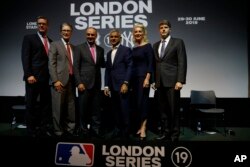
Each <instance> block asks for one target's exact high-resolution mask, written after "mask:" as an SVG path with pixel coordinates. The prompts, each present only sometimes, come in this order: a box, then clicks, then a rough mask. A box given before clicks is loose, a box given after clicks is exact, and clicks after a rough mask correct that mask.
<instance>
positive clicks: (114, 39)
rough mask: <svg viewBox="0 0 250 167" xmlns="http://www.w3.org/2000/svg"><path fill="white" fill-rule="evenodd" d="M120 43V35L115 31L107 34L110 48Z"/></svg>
mask: <svg viewBox="0 0 250 167" xmlns="http://www.w3.org/2000/svg"><path fill="white" fill-rule="evenodd" d="M120 41H121V35H120V33H119V32H117V31H113V32H111V33H110V34H109V42H110V44H111V45H112V47H115V46H117V45H118V44H119V43H120Z"/></svg>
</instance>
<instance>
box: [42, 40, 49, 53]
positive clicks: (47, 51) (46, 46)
mask: <svg viewBox="0 0 250 167" xmlns="http://www.w3.org/2000/svg"><path fill="white" fill-rule="evenodd" d="M43 44H44V48H45V50H46V53H47V55H48V54H49V45H48V39H47V37H46V36H43Z"/></svg>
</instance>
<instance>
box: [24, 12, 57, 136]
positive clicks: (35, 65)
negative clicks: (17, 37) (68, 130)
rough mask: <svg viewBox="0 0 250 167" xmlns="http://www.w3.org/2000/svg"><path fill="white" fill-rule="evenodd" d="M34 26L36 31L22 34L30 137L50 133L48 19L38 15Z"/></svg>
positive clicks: (27, 123) (49, 40) (27, 120)
mask: <svg viewBox="0 0 250 167" xmlns="http://www.w3.org/2000/svg"><path fill="white" fill-rule="evenodd" d="M37 28H38V32H37V33H36V34H31V35H26V36H24V38H23V43H22V65H23V71H24V76H23V80H24V81H25V100H26V125H27V132H28V135H31V136H37V135H46V134H47V135H49V134H48V131H49V123H50V122H49V119H50V118H51V116H50V114H51V109H50V108H51V106H50V103H51V94H50V87H49V70H48V49H49V46H50V42H52V40H51V39H50V38H48V37H47V31H48V19H47V18H46V17H44V16H39V17H37ZM38 98H39V99H40V100H39V102H38Z"/></svg>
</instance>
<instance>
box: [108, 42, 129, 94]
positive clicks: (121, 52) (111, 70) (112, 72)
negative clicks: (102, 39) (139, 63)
mask: <svg viewBox="0 0 250 167" xmlns="http://www.w3.org/2000/svg"><path fill="white" fill-rule="evenodd" d="M111 52H112V50H110V51H109V52H108V53H107V62H106V70H105V86H108V87H109V88H110V87H112V88H113V89H114V90H115V91H119V90H120V88H121V85H122V84H123V83H124V81H127V82H129V81H130V78H131V74H132V65H133V63H132V54H131V49H130V48H129V47H126V46H123V45H120V46H119V47H118V48H117V52H116V55H115V59H114V62H113V64H112V61H111Z"/></svg>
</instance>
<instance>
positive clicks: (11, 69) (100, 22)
mask: <svg viewBox="0 0 250 167" xmlns="http://www.w3.org/2000/svg"><path fill="white" fill-rule="evenodd" d="M0 9H1V10H0V14H1V15H0V18H1V23H2V24H1V40H0V46H1V49H0V75H1V80H0V96H24V82H23V80H22V76H23V70H22V64H21V44H22V39H23V36H24V35H25V34H30V33H35V32H36V17H37V16H39V15H45V16H47V17H48V18H49V21H50V22H49V36H50V37H51V38H52V39H53V40H58V39H59V38H60V35H59V25H60V24H61V23H62V22H70V23H72V24H73V26H74V32H73V37H72V43H73V44H75V45H77V44H80V43H82V42H84V41H85V37H84V32H85V29H86V28H87V27H88V26H94V27H96V28H97V29H98V31H99V36H98V41H97V42H98V44H100V45H101V46H103V47H104V48H105V52H106V53H107V52H108V50H109V49H110V44H109V42H108V37H107V35H108V33H109V31H110V29H112V28H119V29H121V32H122V36H123V40H122V43H123V44H124V45H127V46H130V47H133V43H132V38H131V37H132V36H131V29H132V27H133V25H134V23H143V24H144V25H145V26H147V30H148V37H149V40H150V42H151V43H152V44H153V43H154V42H156V41H158V40H159V33H158V22H159V21H160V20H162V19H168V20H170V21H171V22H172V36H173V37H178V38H182V39H183V40H184V42H185V44H186V50H187V58H188V70H187V84H186V85H185V86H184V88H183V90H182V97H189V96H190V90H191V89H200V90H205V89H213V90H215V91H216V94H217V96H218V97H248V49H247V4H246V0H240V1H232V2H231V1H228V0H209V1H208V0H192V1H187V0H155V1H153V0H120V1H108V0H99V1H97V0H91V1H90V0H88V1H86V0H60V1H53V0H35V1H34V0H22V1H14V0H8V1H6V2H5V3H4V4H1V7H0ZM104 70H105V69H103V71H104Z"/></svg>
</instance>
